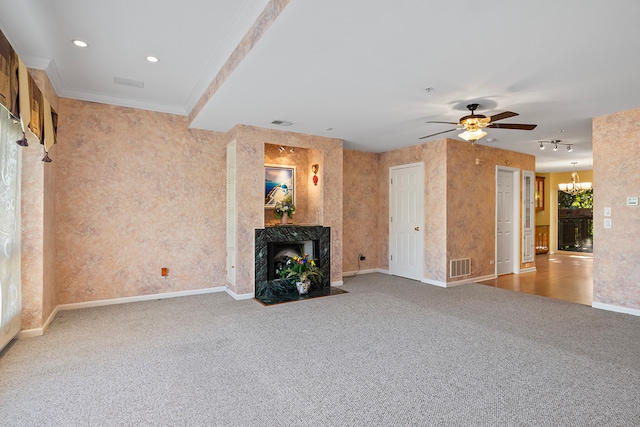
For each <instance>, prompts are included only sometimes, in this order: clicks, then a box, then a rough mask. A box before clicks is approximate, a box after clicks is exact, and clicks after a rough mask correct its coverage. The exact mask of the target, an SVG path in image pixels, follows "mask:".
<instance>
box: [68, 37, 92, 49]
mask: <svg viewBox="0 0 640 427" xmlns="http://www.w3.org/2000/svg"><path fill="white" fill-rule="evenodd" d="M71 41H72V42H73V44H74V45H76V46H78V47H89V43H87V42H86V41H84V40H78V39H75V40H71Z"/></svg>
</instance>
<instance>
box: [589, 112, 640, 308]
mask: <svg viewBox="0 0 640 427" xmlns="http://www.w3.org/2000/svg"><path fill="white" fill-rule="evenodd" d="M639 164H640V108H639V109H635V110H630V111H624V112H620V113H615V114H610V115H607V116H602V117H596V118H595V119H594V120H593V165H594V167H593V184H594V190H593V194H594V197H593V201H594V209H593V241H594V245H593V302H598V303H603V304H611V305H616V306H620V307H625V308H631V309H635V310H640V245H638V244H637V243H633V242H632V240H633V239H634V238H637V236H639V235H640V207H630V206H627V205H626V200H627V197H630V196H633V197H640V173H638V171H639V170H640V168H639V166H638V165H639ZM581 178H582V177H581ZM605 207H610V208H611V219H612V225H613V226H612V228H610V229H605V228H604V225H603V223H604V208H605Z"/></svg>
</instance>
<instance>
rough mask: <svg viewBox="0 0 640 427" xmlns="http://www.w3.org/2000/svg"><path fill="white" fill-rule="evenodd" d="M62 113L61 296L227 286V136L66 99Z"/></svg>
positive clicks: (79, 298) (68, 299)
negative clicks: (163, 270)
mask: <svg viewBox="0 0 640 427" xmlns="http://www.w3.org/2000/svg"><path fill="white" fill-rule="evenodd" d="M59 114H60V123H59V128H58V134H59V141H60V143H59V144H58V145H59V146H58V147H57V149H58V152H57V154H56V161H57V163H58V164H57V167H58V177H57V178H58V179H57V189H58V191H57V196H56V200H55V203H56V208H57V209H56V217H57V223H58V228H57V234H56V238H57V258H56V260H57V262H56V265H57V290H58V302H59V303H60V304H64V303H74V302H83V301H93V300H101V299H110V298H118V297H129V296H136V295H146V294H157V293H163V292H171V291H182V290H189V289H201V288H210V287H216V286H225V285H226V283H225V280H224V277H225V256H226V255H225V232H224V230H225V197H226V196H225V194H226V190H225V169H226V167H225V166H226V160H225V156H226V149H225V147H226V143H227V142H228V141H227V138H226V136H225V135H224V134H218V133H214V132H208V131H194V130H189V129H188V128H187V118H186V117H182V116H174V115H170V114H162V113H155V112H150V111H143V110H136V109H131V108H123V107H117V106H112V105H105V104H97V103H90V102H83V101H74V100H70V99H61V100H60V112H59ZM162 267H168V268H169V272H170V278H168V279H163V278H162V277H161V275H160V272H161V268H162Z"/></svg>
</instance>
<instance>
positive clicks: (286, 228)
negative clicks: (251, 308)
mask: <svg viewBox="0 0 640 427" xmlns="http://www.w3.org/2000/svg"><path fill="white" fill-rule="evenodd" d="M307 240H310V241H317V242H318V244H319V251H318V252H319V253H317V254H315V257H316V259H317V262H318V267H319V268H320V271H322V278H321V279H320V284H321V286H322V288H329V287H330V276H331V228H330V227H323V226H321V225H277V226H272V227H266V228H261V229H256V259H255V270H256V283H255V292H256V293H255V294H256V295H261V294H263V292H262V291H263V289H264V288H265V287H268V286H269V284H270V282H273V281H270V280H269V279H268V265H267V259H268V244H269V243H289V242H291V243H293V242H301V241H307ZM276 280H278V279H276Z"/></svg>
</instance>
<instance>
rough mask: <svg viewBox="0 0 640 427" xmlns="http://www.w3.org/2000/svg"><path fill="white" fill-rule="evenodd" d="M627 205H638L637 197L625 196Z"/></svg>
mask: <svg viewBox="0 0 640 427" xmlns="http://www.w3.org/2000/svg"><path fill="white" fill-rule="evenodd" d="M627 206H638V198H637V197H627Z"/></svg>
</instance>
